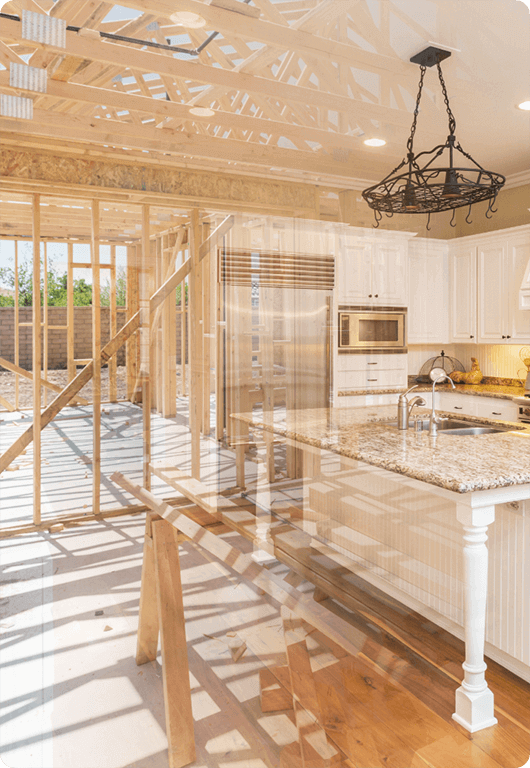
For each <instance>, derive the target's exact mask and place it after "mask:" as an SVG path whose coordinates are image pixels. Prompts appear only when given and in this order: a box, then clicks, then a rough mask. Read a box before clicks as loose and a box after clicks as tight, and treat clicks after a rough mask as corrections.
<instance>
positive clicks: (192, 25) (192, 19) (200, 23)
mask: <svg viewBox="0 0 530 768" xmlns="http://www.w3.org/2000/svg"><path fill="white" fill-rule="evenodd" d="M169 18H170V19H171V21H174V22H175V24H179V25H180V26H182V27H188V29H199V27H204V26H205V25H206V19H203V17H202V16H199V14H198V13H191V11H177V12H176V13H172V14H171V16H170V17H169Z"/></svg>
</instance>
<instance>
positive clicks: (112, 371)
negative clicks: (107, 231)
mask: <svg viewBox="0 0 530 768" xmlns="http://www.w3.org/2000/svg"><path fill="white" fill-rule="evenodd" d="M109 315H110V317H109V325H110V338H111V339H113V338H114V337H115V336H116V333H117V327H118V323H117V320H118V312H117V306H116V246H115V245H111V246H110V292H109ZM108 366H109V400H110V402H111V403H115V402H116V400H117V399H118V387H117V383H116V372H117V366H118V359H117V355H113V356H112V357H111V359H110V360H109V362H108Z"/></svg>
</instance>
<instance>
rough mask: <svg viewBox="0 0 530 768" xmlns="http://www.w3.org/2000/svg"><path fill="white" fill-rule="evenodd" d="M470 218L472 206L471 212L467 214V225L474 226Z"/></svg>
mask: <svg viewBox="0 0 530 768" xmlns="http://www.w3.org/2000/svg"><path fill="white" fill-rule="evenodd" d="M470 216H471V205H470V206H469V211H468V212H467V216H466V224H473V222H472V221H471V219H470V218H469V217H470Z"/></svg>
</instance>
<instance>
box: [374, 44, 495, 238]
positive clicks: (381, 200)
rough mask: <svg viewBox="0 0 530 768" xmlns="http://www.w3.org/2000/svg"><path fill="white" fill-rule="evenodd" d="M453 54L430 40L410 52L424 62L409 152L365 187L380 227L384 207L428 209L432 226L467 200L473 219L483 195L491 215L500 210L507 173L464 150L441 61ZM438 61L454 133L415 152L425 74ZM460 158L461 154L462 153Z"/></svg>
mask: <svg viewBox="0 0 530 768" xmlns="http://www.w3.org/2000/svg"><path fill="white" fill-rule="evenodd" d="M450 55H451V54H450V52H449V51H444V50H442V49H441V48H434V47H432V46H431V47H429V48H426V49H425V50H424V51H421V52H420V53H418V54H416V56H413V57H412V58H411V61H412V62H413V63H414V64H419V66H420V83H419V90H418V96H417V98H416V107H415V109H414V119H413V121H412V127H411V129H410V136H409V138H408V141H407V158H406V160H405V159H404V160H402V161H401V163H400V164H399V165H398V166H397V168H394V170H393V171H391V172H390V173H389V174H388V176H386V177H385V178H384V179H383V180H382V181H380V182H379V183H378V184H374V186H373V187H369V188H368V189H365V190H364V192H363V193H362V196H363V197H364V199H365V200H366V202H367V203H368V205H369V206H370V208H373V210H374V215H375V221H376V223H375V225H374V226H376V227H378V226H379V222H380V221H381V219H382V218H383V213H386V215H387V216H389V217H391V216H393V215H394V213H427V214H428V215H429V218H428V220H427V229H429V223H430V217H431V213H439V212H441V211H449V210H454V211H455V212H456V209H457V208H462V207H464V206H469V211H468V214H467V217H466V222H467V223H468V224H470V223H471V220H470V219H469V216H470V213H471V206H472V205H473V203H480V202H482V201H483V200H489V204H488V208H487V210H486V217H487V218H488V219H490V218H491V214H492V213H495V212H496V208H494V205H495V200H496V198H497V194H498V192H499V190H500V189H501V188H502V186H503V185H504V183H505V181H506V179H505V177H504V176H502V175H501V174H500V173H493V172H492V171H486V170H484V168H482V166H481V165H479V164H478V163H477V162H476V161H475V160H474V159H473V158H472V157H471V155H469V154H468V153H467V152H464V150H463V149H462V147H461V146H460V143H459V142H458V141H457V139H456V136H455V130H456V120H455V118H454V115H453V113H452V112H451V108H450V106H449V97H448V96H447V90H446V88H445V82H444V79H443V76H442V68H441V67H440V62H441V61H443V60H444V59H446V58H447V57H448V56H450ZM434 65H436V67H437V68H438V77H439V79H440V85H441V87H442V92H443V96H444V101H445V107H446V110H447V115H448V117H449V136H448V137H447V141H446V142H445V144H439V145H438V146H436V147H434V149H431V150H430V151H429V152H419V153H418V154H417V155H415V154H414V149H413V142H414V134H415V132H416V121H417V118H418V112H419V106H420V100H421V94H422V90H423V79H424V76H425V71H426V68H427V67H432V66H434ZM445 151H447V153H448V155H449V157H448V164H444V165H443V167H442V166H439V165H436V166H434V162H435V160H437V158H439V157H440V156H441V155H442V154H443V153H444V152H445ZM456 152H459V153H460V154H461V155H463V156H464V158H466V159H467V160H469V161H470V162H471V163H472V165H470V164H469V163H465V162H464V163H463V165H465V166H467V167H458V165H455V153H456ZM456 159H457V160H458V156H457V157H456ZM460 162H462V161H460ZM404 166H406V167H407V170H406V171H404V172H403V173H398V172H399V171H400V170H401V169H402V168H403V167H404ZM450 224H451V226H452V227H456V222H455V213H453V216H452V218H451V222H450Z"/></svg>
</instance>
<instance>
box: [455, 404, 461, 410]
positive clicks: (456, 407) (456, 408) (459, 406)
mask: <svg viewBox="0 0 530 768" xmlns="http://www.w3.org/2000/svg"><path fill="white" fill-rule="evenodd" d="M462 408H463V406H462V405H455V406H454V409H455V411H461V410H462Z"/></svg>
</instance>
